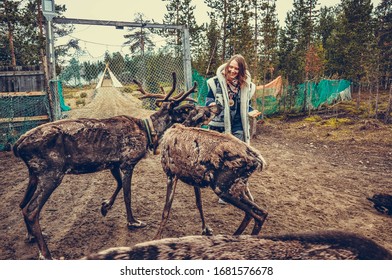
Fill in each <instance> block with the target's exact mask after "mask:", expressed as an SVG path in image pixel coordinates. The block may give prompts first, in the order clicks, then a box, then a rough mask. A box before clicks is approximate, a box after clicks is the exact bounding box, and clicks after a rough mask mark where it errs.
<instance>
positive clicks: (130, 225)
mask: <svg viewBox="0 0 392 280" xmlns="http://www.w3.org/2000/svg"><path fill="white" fill-rule="evenodd" d="M145 226H147V224H146V223H144V222H140V221H136V222H133V223H129V222H128V229H135V228H144V227H145Z"/></svg>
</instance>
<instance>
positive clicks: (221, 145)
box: [155, 124, 267, 239]
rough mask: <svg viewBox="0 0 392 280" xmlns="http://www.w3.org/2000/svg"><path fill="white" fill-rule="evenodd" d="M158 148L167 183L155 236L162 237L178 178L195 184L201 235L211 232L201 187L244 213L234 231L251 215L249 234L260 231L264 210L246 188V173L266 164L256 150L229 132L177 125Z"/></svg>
mask: <svg viewBox="0 0 392 280" xmlns="http://www.w3.org/2000/svg"><path fill="white" fill-rule="evenodd" d="M161 149H162V160H161V161H162V166H163V170H164V171H165V173H166V175H167V178H168V182H167V197H166V204H165V207H164V210H163V214H162V222H161V226H160V228H159V230H158V233H157V235H156V237H155V238H156V239H157V238H160V237H161V234H162V230H163V227H164V224H165V223H166V221H167V219H168V216H169V212H170V208H171V204H172V202H173V197H174V190H175V187H176V183H177V180H178V179H180V180H181V181H183V182H185V183H187V184H189V185H192V186H193V187H194V191H195V195H196V203H197V206H198V209H199V212H200V215H201V219H202V232H203V234H207V235H211V234H212V231H211V229H209V228H208V227H207V226H206V225H205V222H204V215H203V209H202V203H201V194H200V189H199V188H204V187H211V189H212V190H213V191H214V192H215V193H216V194H217V195H218V196H219V197H220V198H222V199H223V200H225V201H227V202H228V203H230V204H232V205H234V206H235V207H237V208H239V209H241V210H243V211H244V212H245V218H244V220H243V221H242V223H241V225H240V226H239V227H238V229H237V231H236V232H235V233H234V234H236V235H237V234H241V233H242V232H243V231H244V230H245V228H246V227H247V225H248V224H249V222H250V220H251V219H252V218H253V219H254V220H255V226H254V228H253V231H252V234H258V233H259V232H260V229H261V226H262V224H263V222H264V220H265V219H266V217H267V212H266V211H264V210H262V209H261V208H260V207H258V206H257V205H256V204H255V203H254V202H253V198H252V196H251V194H250V192H249V190H248V187H247V182H248V179H249V176H250V175H251V174H252V173H253V172H254V171H255V170H257V169H260V170H262V168H263V167H264V166H265V161H264V159H263V157H262V156H261V154H260V153H259V152H258V151H257V150H256V149H254V148H252V147H251V146H249V145H247V144H246V143H244V142H242V141H240V140H238V139H237V138H235V137H234V136H232V135H229V134H222V133H218V132H215V131H208V130H205V129H201V128H190V127H185V126H183V125H180V124H176V125H174V126H173V127H172V128H170V129H168V130H167V131H166V133H165V135H164V136H163V138H162V144H161Z"/></svg>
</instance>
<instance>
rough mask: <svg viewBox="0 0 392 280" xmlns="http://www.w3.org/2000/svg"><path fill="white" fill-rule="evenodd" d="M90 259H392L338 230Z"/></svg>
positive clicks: (145, 247) (171, 244)
mask: <svg viewBox="0 0 392 280" xmlns="http://www.w3.org/2000/svg"><path fill="white" fill-rule="evenodd" d="M84 259H89V260H348V259H352V260H392V254H391V253H390V252H389V251H388V250H386V249H385V248H383V247H382V246H380V245H378V244H377V243H375V242H374V241H372V240H370V239H368V238H366V237H362V236H359V235H355V234H351V233H344V232H338V231H326V232H314V233H299V234H286V235H277V236H264V237H263V236H251V235H241V236H226V235H216V236H186V237H180V238H167V239H161V240H156V241H150V242H144V243H140V244H137V245H135V246H134V247H117V248H110V249H106V250H103V251H101V252H98V253H93V254H90V255H88V256H86V257H85V258H84Z"/></svg>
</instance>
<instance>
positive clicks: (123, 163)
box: [13, 73, 219, 259]
mask: <svg viewBox="0 0 392 280" xmlns="http://www.w3.org/2000/svg"><path fill="white" fill-rule="evenodd" d="M135 83H137V84H138V85H139V91H141V92H142V93H143V94H144V96H143V98H150V97H154V98H158V99H157V103H159V105H160V109H159V110H158V111H157V112H155V113H153V114H152V115H151V116H150V117H149V118H147V119H138V118H135V117H131V116H116V117H112V118H107V119H88V118H81V119H76V120H60V121H55V122H52V123H47V124H43V125H41V126H38V127H36V128H34V129H32V130H30V131H28V132H27V133H25V134H24V135H22V136H21V137H20V138H19V140H18V141H17V142H16V143H15V145H14V147H13V150H14V154H15V155H16V156H18V157H20V158H21V159H22V160H23V161H24V162H25V164H26V165H27V168H28V170H29V183H28V186H27V190H26V193H25V195H24V197H23V199H22V201H21V203H20V208H21V209H22V213H23V217H24V221H25V224H26V227H27V232H28V240H30V241H36V242H37V245H38V249H39V253H40V258H45V259H51V258H52V256H51V254H50V251H49V249H48V246H47V244H46V242H45V240H44V237H43V236H42V231H41V227H40V224H39V215H40V212H41V209H42V207H43V206H44V204H45V203H46V201H47V200H48V199H49V197H50V195H51V194H52V192H53V191H54V190H55V189H56V188H57V187H58V186H59V185H60V183H61V181H62V179H63V177H64V175H66V174H85V173H93V172H98V171H101V170H104V169H109V170H110V171H111V174H112V175H113V177H114V178H115V180H116V181H117V188H116V190H115V192H114V194H113V195H112V196H111V198H110V199H109V201H105V202H104V203H103V204H102V207H101V213H102V215H103V216H105V215H106V214H107V211H108V210H109V209H110V208H111V207H112V205H113V203H114V201H115V199H116V196H117V194H118V193H119V192H120V190H121V189H123V194H124V202H125V207H126V213H127V221H128V228H130V229H131V228H140V227H144V226H145V225H146V224H145V223H143V222H141V221H139V220H137V219H136V218H135V217H134V216H133V214H132V208H131V180H132V173H133V170H134V168H135V166H136V164H137V163H138V162H139V161H140V160H141V159H142V158H144V157H145V156H146V154H147V153H148V151H149V150H152V151H154V152H156V148H157V146H158V141H159V140H160V138H161V137H162V136H163V133H164V132H165V130H166V129H168V128H169V127H171V126H172V125H173V124H174V123H182V122H183V123H186V124H187V125H199V124H201V123H203V122H205V121H208V120H209V119H210V118H211V117H213V112H214V111H215V110H218V111H219V109H218V108H216V107H201V106H196V105H195V104H183V105H180V103H181V102H183V101H184V100H191V99H190V98H189V97H188V96H189V95H190V94H191V93H192V92H194V91H195V89H196V83H195V84H194V86H193V87H192V88H191V89H190V90H189V91H188V92H183V93H182V94H179V95H177V96H176V97H175V98H174V97H171V95H172V94H173V92H174V91H175V88H176V76H175V74H174V73H173V87H172V89H171V91H170V92H169V93H168V94H167V95H164V94H151V93H147V92H145V91H144V90H143V88H142V86H141V84H140V83H139V82H137V81H135ZM34 239H35V240H34Z"/></svg>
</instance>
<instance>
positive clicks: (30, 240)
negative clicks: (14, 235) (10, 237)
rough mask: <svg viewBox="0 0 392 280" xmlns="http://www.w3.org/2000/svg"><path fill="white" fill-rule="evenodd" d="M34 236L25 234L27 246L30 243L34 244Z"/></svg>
mask: <svg viewBox="0 0 392 280" xmlns="http://www.w3.org/2000/svg"><path fill="white" fill-rule="evenodd" d="M35 240H36V239H35V236H34V235H32V234H27V235H26V239H25V243H27V244H32V243H35Z"/></svg>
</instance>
